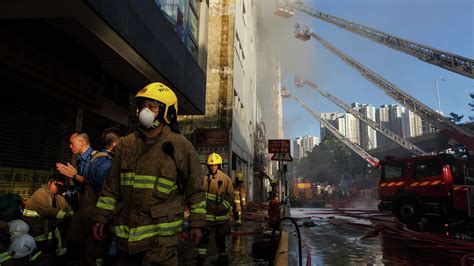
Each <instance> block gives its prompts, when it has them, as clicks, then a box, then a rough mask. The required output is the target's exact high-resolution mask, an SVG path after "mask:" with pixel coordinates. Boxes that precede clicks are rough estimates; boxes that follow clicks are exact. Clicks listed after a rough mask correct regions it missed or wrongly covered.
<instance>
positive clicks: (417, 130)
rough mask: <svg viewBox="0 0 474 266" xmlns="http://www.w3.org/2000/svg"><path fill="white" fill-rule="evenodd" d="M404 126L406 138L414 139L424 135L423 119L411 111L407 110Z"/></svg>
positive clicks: (404, 116)
mask: <svg viewBox="0 0 474 266" xmlns="http://www.w3.org/2000/svg"><path fill="white" fill-rule="evenodd" d="M402 126H403V135H404V136H405V138H412V137H416V136H420V135H422V134H423V123H422V120H421V117H419V116H418V115H416V114H415V113H413V112H412V111H410V110H405V113H404V114H403V125H402Z"/></svg>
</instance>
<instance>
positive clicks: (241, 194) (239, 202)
mask: <svg viewBox="0 0 474 266" xmlns="http://www.w3.org/2000/svg"><path fill="white" fill-rule="evenodd" d="M234 205H235V208H234V219H235V224H236V225H242V211H244V210H245V209H246V208H247V192H246V191H245V185H244V175H243V174H242V173H240V172H239V173H237V174H235V199H234Z"/></svg>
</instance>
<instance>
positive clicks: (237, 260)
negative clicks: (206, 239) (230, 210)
mask: <svg viewBox="0 0 474 266" xmlns="http://www.w3.org/2000/svg"><path fill="white" fill-rule="evenodd" d="M253 213H254V214H257V212H256V211H255V212H253ZM265 213H266V210H265V211H263V210H262V211H260V214H259V215H258V217H261V219H252V220H245V219H244V220H243V224H242V225H241V226H236V225H234V226H232V232H234V233H233V235H231V236H229V237H228V238H227V247H228V251H229V265H256V266H260V265H271V264H270V263H269V262H268V261H264V260H261V259H255V258H254V257H252V244H253V243H255V242H257V241H260V240H263V239H264V236H263V234H260V233H257V232H262V231H263V230H264V229H265V222H264V220H263V216H264V215H265ZM178 252H179V254H180V258H179V265H194V263H195V262H194V258H195V257H196V255H197V253H196V249H195V247H193V246H192V245H191V244H190V243H189V242H187V241H181V242H180V244H179V251H178ZM216 261H217V247H216V242H215V237H214V236H213V235H211V240H210V243H209V249H208V257H207V259H206V261H205V263H204V265H217V263H216Z"/></svg>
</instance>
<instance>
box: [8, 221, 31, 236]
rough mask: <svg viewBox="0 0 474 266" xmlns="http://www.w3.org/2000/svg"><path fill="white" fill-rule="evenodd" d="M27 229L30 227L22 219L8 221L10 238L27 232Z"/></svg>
mask: <svg viewBox="0 0 474 266" xmlns="http://www.w3.org/2000/svg"><path fill="white" fill-rule="evenodd" d="M29 230H30V227H29V226H28V224H27V223H25V222H24V221H23V220H13V221H10V222H9V223H8V232H9V233H10V236H11V238H15V237H17V236H19V235H23V234H27V233H28V231H29Z"/></svg>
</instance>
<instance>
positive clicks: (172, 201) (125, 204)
mask: <svg viewBox="0 0 474 266" xmlns="http://www.w3.org/2000/svg"><path fill="white" fill-rule="evenodd" d="M170 144H171V145H172V148H170ZM178 176H179V177H178ZM202 183H203V175H202V170H201V165H200V163H199V158H198V155H197V153H196V151H195V149H194V147H193V145H192V144H191V143H190V142H189V141H188V140H187V139H186V138H185V137H184V136H183V135H181V134H177V133H175V132H172V131H171V130H170V128H169V127H168V126H167V125H165V127H164V128H163V130H162V132H161V133H160V135H159V136H158V137H157V138H154V139H147V138H146V136H145V135H144V133H143V132H141V131H137V132H134V133H132V134H130V135H128V136H126V137H124V138H122V139H121V141H120V143H119V144H118V145H117V147H116V154H115V158H114V161H113V163H112V169H111V170H110V174H109V176H108V177H107V179H106V181H105V184H104V186H103V188H102V191H101V195H100V197H99V199H98V201H97V207H98V208H97V214H95V215H94V216H93V217H92V220H93V221H95V222H99V223H104V224H105V223H112V226H113V227H112V228H113V231H114V233H115V234H116V235H117V238H118V247H119V249H121V250H122V251H126V252H128V253H129V254H136V253H139V252H143V251H147V250H150V249H151V248H152V247H153V248H154V247H157V246H167V245H170V243H163V241H166V240H164V239H177V237H174V238H164V237H166V236H177V235H178V234H179V233H180V232H181V228H182V225H183V212H184V208H183V207H184V204H186V205H188V207H189V209H190V210H191V212H190V216H189V224H190V226H191V227H203V226H204V225H205V212H206V210H205V208H206V205H205V204H206V201H205V192H204V190H203V186H202ZM183 194H184V195H183ZM184 198H185V199H186V201H185V202H184ZM176 244H177V243H176Z"/></svg>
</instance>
